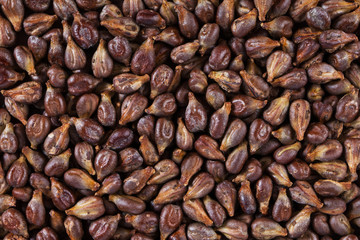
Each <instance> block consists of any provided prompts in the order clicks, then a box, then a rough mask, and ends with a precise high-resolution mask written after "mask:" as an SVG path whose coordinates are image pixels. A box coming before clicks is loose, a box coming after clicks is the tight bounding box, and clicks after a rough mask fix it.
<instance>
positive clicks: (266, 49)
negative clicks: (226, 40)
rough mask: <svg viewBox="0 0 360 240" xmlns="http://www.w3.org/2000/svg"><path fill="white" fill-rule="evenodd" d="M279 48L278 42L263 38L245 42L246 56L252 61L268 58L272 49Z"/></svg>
mask: <svg viewBox="0 0 360 240" xmlns="http://www.w3.org/2000/svg"><path fill="white" fill-rule="evenodd" d="M279 46H280V43H279V42H278V41H275V40H272V39H270V38H268V37H263V36H259V37H253V38H250V39H248V40H247V41H246V42H245V49H246V53H247V55H248V56H249V57H251V58H254V59H257V58H263V57H266V56H268V55H269V54H270V53H271V52H272V50H273V49H274V48H276V47H279Z"/></svg>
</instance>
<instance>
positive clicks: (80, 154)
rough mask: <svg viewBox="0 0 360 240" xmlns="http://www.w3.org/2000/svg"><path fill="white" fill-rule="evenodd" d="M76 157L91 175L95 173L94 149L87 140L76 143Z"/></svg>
mask: <svg viewBox="0 0 360 240" xmlns="http://www.w3.org/2000/svg"><path fill="white" fill-rule="evenodd" d="M74 157H75V159H76V162H77V163H78V164H79V165H80V167H82V168H83V169H85V170H86V171H88V173H89V174H90V175H95V169H94V167H93V163H92V161H93V158H94V149H93V147H92V146H91V145H90V144H88V143H87V142H81V143H78V144H76V145H75V148H74Z"/></svg>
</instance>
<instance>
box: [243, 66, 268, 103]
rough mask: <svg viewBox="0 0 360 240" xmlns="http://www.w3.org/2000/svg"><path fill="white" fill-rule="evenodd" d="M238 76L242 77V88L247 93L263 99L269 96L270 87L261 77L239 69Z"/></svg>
mask: <svg viewBox="0 0 360 240" xmlns="http://www.w3.org/2000/svg"><path fill="white" fill-rule="evenodd" d="M240 76H241V78H242V79H243V88H244V92H245V93H246V94H247V95H249V96H251V97H254V98H256V99H259V100H265V99H267V98H268V97H269V95H270V90H271V87H270V86H269V84H268V83H267V82H266V81H265V80H264V79H263V78H261V77H260V76H258V75H254V74H250V73H248V72H247V71H245V70H242V71H240Z"/></svg>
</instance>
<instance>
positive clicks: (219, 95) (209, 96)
mask: <svg viewBox="0 0 360 240" xmlns="http://www.w3.org/2000/svg"><path fill="white" fill-rule="evenodd" d="M205 97H206V101H207V103H208V104H209V105H210V106H211V107H213V108H214V109H219V108H220V107H222V106H223V105H224V103H225V101H226V96H225V93H224V91H222V90H221V89H220V87H219V84H216V83H213V84H210V85H209V86H208V87H207V89H206V95H205Z"/></svg>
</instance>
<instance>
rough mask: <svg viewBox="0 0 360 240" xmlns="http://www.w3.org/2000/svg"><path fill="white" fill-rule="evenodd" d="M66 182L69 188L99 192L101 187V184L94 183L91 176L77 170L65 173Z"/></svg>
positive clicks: (73, 169)
mask: <svg viewBox="0 0 360 240" xmlns="http://www.w3.org/2000/svg"><path fill="white" fill-rule="evenodd" d="M64 181H65V183H66V184H67V185H68V186H71V187H73V188H76V189H88V190H91V191H97V190H98V189H99V187H100V184H99V183H97V182H96V181H94V180H93V179H92V178H91V177H90V175H88V174H87V173H85V172H84V171H82V170H80V169H77V168H72V169H69V170H67V171H66V172H65V173H64Z"/></svg>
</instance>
